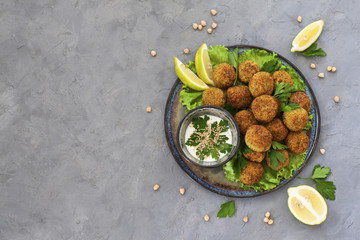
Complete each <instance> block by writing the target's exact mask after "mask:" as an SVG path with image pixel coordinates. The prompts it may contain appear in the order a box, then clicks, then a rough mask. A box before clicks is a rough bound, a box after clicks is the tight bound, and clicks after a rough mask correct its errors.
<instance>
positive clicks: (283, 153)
mask: <svg viewBox="0 0 360 240" xmlns="http://www.w3.org/2000/svg"><path fill="white" fill-rule="evenodd" d="M274 151H277V152H280V153H282V155H283V157H284V162H283V163H282V162H280V161H278V163H279V166H278V167H277V168H276V169H274V168H273V167H272V166H271V164H270V157H269V156H268V157H266V163H267V165H268V166H269V167H270V168H271V169H273V170H275V171H279V170H280V169H282V168H284V167H286V166H287V165H289V160H290V158H289V152H288V151H286V150H285V149H282V150H274Z"/></svg>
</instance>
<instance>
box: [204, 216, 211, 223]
mask: <svg viewBox="0 0 360 240" xmlns="http://www.w3.org/2000/svg"><path fill="white" fill-rule="evenodd" d="M204 220H205V221H206V222H208V221H209V220H210V217H209V215H207V214H206V215H205V216H204Z"/></svg>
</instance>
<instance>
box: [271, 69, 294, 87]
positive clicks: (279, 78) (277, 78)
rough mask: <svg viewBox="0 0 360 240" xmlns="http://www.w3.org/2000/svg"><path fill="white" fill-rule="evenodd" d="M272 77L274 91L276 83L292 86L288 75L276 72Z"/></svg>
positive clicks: (283, 72)
mask: <svg viewBox="0 0 360 240" xmlns="http://www.w3.org/2000/svg"><path fill="white" fill-rule="evenodd" d="M272 77H273V79H274V89H275V88H276V84H277V83H281V82H283V83H285V84H286V83H289V84H290V85H293V84H294V82H293V80H292V77H291V76H290V74H289V73H287V72H285V71H276V72H274V73H273V75H272Z"/></svg>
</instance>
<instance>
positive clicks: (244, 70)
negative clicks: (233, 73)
mask: <svg viewBox="0 0 360 240" xmlns="http://www.w3.org/2000/svg"><path fill="white" fill-rule="evenodd" d="M259 71H260V66H259V64H258V63H257V62H254V61H252V60H247V61H245V62H242V63H240V64H239V67H238V72H239V80H240V81H241V82H242V83H245V84H248V83H249V81H250V79H251V77H252V76H254V74H255V73H257V72H259Z"/></svg>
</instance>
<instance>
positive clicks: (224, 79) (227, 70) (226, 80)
mask: <svg viewBox="0 0 360 240" xmlns="http://www.w3.org/2000/svg"><path fill="white" fill-rule="evenodd" d="M213 76H214V84H215V86H216V87H218V88H221V89H227V88H229V87H231V86H232V85H233V84H234V82H235V79H236V72H235V69H234V67H233V66H232V65H230V64H228V63H220V64H219V65H217V67H216V68H215V69H214V71H213Z"/></svg>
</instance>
